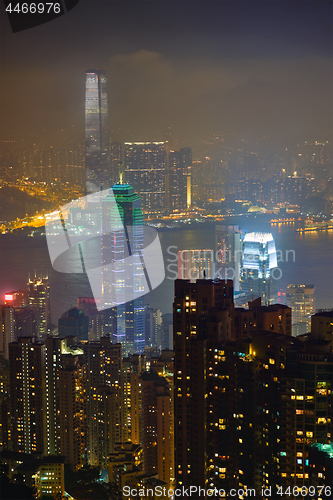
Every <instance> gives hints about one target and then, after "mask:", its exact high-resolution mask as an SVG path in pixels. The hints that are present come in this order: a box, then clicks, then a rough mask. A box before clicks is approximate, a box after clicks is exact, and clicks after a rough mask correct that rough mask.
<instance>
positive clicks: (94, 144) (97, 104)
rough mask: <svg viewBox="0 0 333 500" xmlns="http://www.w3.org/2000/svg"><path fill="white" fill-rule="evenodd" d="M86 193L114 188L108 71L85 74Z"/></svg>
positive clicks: (101, 70) (96, 70) (87, 72)
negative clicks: (111, 170) (110, 144)
mask: <svg viewBox="0 0 333 500" xmlns="http://www.w3.org/2000/svg"><path fill="white" fill-rule="evenodd" d="M85 92H86V93H85V140H86V159H85V164H86V194H90V193H95V192H96V191H100V190H101V189H107V188H108V187H111V185H112V184H111V172H110V164H109V161H110V160H109V135H108V101H107V81H106V71H105V70H103V69H92V70H86V72H85Z"/></svg>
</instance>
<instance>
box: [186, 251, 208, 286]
mask: <svg viewBox="0 0 333 500" xmlns="http://www.w3.org/2000/svg"><path fill="white" fill-rule="evenodd" d="M213 277H214V254H213V250H180V251H179V252H178V279H184V280H191V281H192V282H193V281H196V280H197V279H204V278H207V279H212V278H213Z"/></svg>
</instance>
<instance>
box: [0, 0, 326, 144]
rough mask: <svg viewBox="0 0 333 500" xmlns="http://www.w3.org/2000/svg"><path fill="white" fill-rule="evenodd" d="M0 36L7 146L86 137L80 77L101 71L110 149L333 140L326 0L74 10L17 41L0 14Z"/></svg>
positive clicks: (120, 4) (103, 4) (109, 4)
mask: <svg viewBox="0 0 333 500" xmlns="http://www.w3.org/2000/svg"><path fill="white" fill-rule="evenodd" d="M1 28H2V36H1V70H2V71H1V72H2V83H1V96H0V97H1V117H2V119H1V132H2V135H3V137H7V136H8V134H13V133H14V134H15V133H17V132H19V133H21V134H22V135H26V134H29V133H34V134H37V135H38V134H41V133H42V131H44V130H45V131H46V132H45V137H46V138H47V140H49V141H50V144H51V143H52V140H53V136H54V134H56V133H58V131H59V129H63V130H65V132H66V134H68V135H69V136H71V135H73V137H75V138H82V139H83V137H84V70H85V68H106V70H107V76H108V97H109V122H110V129H111V130H113V131H114V134H113V137H114V138H116V139H121V140H127V139H128V140H133V139H137V140H149V139H150V140H154V139H156V138H157V137H156V136H157V135H159V136H160V135H161V134H162V135H163V133H164V131H165V129H166V126H167V125H170V126H171V128H172V131H173V134H174V135H175V136H177V137H179V138H186V140H187V141H188V144H189V145H191V143H192V142H194V141H195V140H197V139H198V138H200V137H205V138H207V137H209V136H210V135H211V134H213V133H222V134H223V132H224V131H225V130H226V129H228V128H231V129H232V130H234V131H235V132H236V134H237V135H239V136H242V135H244V136H247V135H249V134H250V133H251V134H252V133H254V134H259V135H264V136H267V135H268V136H271V137H275V138H277V139H278V140H281V139H282V140H285V139H287V140H289V139H292V140H298V139H309V140H311V139H316V138H317V139H329V138H330V136H331V134H332V132H333V129H332V40H333V38H332V4H331V2H328V1H315V2H307V1H305V2H303V1H247V2H242V1H226V2H224V1H212V2H211V1H200V0H199V1H182V0H179V1H177V2H174V1H163V0H162V1H147V2H146V1H141V0H137V1H128V0H122V1H106V0H104V1H99V0H97V1H96V0H89V1H88V0H81V1H80V3H79V4H78V5H77V6H76V7H75V8H74V9H73V10H71V11H70V12H69V13H67V14H66V15H64V16H62V17H60V18H58V19H56V20H54V21H52V22H50V23H47V24H44V25H42V26H39V27H36V28H32V29H29V30H26V31H22V32H19V33H14V34H13V33H12V32H11V29H10V25H9V21H8V19H7V17H6V15H5V11H4V6H3V4H2V5H1ZM119 129H120V130H121V131H122V132H121V133H120V132H119V131H118V130H119Z"/></svg>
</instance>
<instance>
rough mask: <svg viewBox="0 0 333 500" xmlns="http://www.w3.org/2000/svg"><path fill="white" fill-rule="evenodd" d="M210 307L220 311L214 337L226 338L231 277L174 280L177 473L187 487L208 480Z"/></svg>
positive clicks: (229, 319) (204, 482)
mask: <svg viewBox="0 0 333 500" xmlns="http://www.w3.org/2000/svg"><path fill="white" fill-rule="evenodd" d="M212 308H213V309H214V312H215V317H216V318H217V316H218V315H219V318H218V319H217V321H218V324H217V325H216V334H214V335H216V336H217V338H219V337H220V338H221V337H222V332H225V337H227V336H228V335H227V334H229V335H231V324H232V321H231V315H232V311H233V283H232V281H230V280H227V281H224V280H223V281H222V280H197V281H196V283H191V282H190V281H188V280H176V281H175V302H174V306H173V318H174V320H173V325H174V326H173V331H174V353H175V368H174V394H175V403H174V404H175V477H176V483H177V485H179V486H181V487H183V486H184V487H185V488H186V487H189V486H201V487H202V485H205V484H206V481H205V479H206V466H207V439H208V431H209V429H210V427H209V424H208V422H207V405H208V404H209V401H208V399H207V397H208V393H207V383H208V380H209V378H210V377H211V376H213V375H211V373H213V372H211V371H210V370H208V366H207V356H208V353H209V351H208V349H211V350H212V349H213V347H212V346H211V345H208V338H207V337H206V336H205V335H204V332H203V330H202V316H203V315H204V314H206V313H207V312H208V310H209V309H212ZM210 342H211V341H210ZM213 343H214V342H213ZM216 343H217V342H216ZM213 351H214V352H215V350H214V349H213ZM213 354H214V353H213ZM214 373H216V372H214ZM214 381H215V377H214Z"/></svg>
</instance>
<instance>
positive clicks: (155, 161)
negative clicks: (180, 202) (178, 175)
mask: <svg viewBox="0 0 333 500" xmlns="http://www.w3.org/2000/svg"><path fill="white" fill-rule="evenodd" d="M124 167H125V169H124V177H125V180H126V181H127V182H128V183H129V184H131V185H132V186H133V187H134V189H135V190H136V191H137V192H138V193H139V195H140V197H141V200H142V209H143V211H144V212H146V213H155V212H158V211H163V210H164V208H165V206H166V200H165V180H166V167H167V152H166V143H165V142H126V143H125V150H124Z"/></svg>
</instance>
